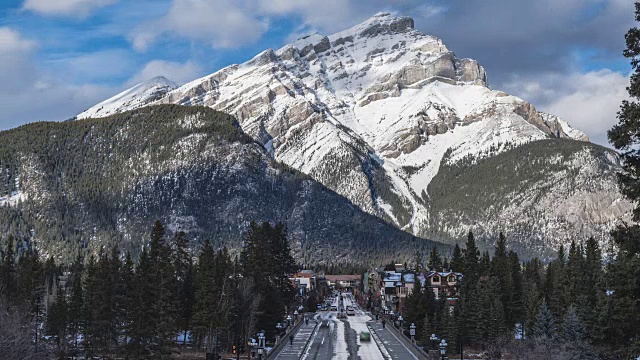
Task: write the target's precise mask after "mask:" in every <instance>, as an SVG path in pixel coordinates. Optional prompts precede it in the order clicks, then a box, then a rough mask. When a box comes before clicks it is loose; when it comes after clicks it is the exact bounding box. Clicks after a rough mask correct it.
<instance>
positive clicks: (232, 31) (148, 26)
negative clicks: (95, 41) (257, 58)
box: [130, 0, 269, 51]
mask: <svg viewBox="0 0 640 360" xmlns="http://www.w3.org/2000/svg"><path fill="white" fill-rule="evenodd" d="M243 5H245V6H243ZM268 27H269V26H268V22H267V20H266V19H262V18H260V17H259V16H257V15H256V14H255V13H252V12H251V8H250V7H248V6H246V4H244V3H243V2H237V3H236V2H230V1H225V0H174V1H173V3H172V5H171V7H170V8H169V11H168V12H167V14H166V15H164V16H163V17H162V18H160V19H157V20H154V21H151V22H148V23H145V24H143V25H141V26H140V27H138V28H137V29H135V31H134V32H133V33H132V34H131V35H130V38H131V40H132V43H133V46H134V47H135V48H136V49H137V50H140V51H144V50H146V49H147V47H148V46H149V45H150V44H151V43H153V42H154V41H155V40H156V39H157V38H158V37H160V36H162V35H173V36H178V37H183V38H187V39H192V40H198V41H202V42H205V43H209V44H210V45H211V46H212V47H214V48H236V47H241V46H243V45H247V44H253V43H255V42H256V41H258V40H259V39H260V37H261V36H262V34H263V33H264V32H265V31H267V29H268Z"/></svg>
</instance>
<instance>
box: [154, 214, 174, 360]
mask: <svg viewBox="0 0 640 360" xmlns="http://www.w3.org/2000/svg"><path fill="white" fill-rule="evenodd" d="M150 240H151V241H150V246H149V262H150V268H151V269H150V270H151V272H150V273H149V274H148V275H149V277H150V281H151V284H152V285H153V286H155V289H154V293H155V294H156V297H154V298H151V307H152V309H151V311H152V313H153V319H154V329H153V333H154V334H156V335H157V341H155V343H154V347H153V353H154V355H155V356H157V357H158V358H162V356H164V355H168V354H170V353H171V346H172V340H171V339H172V338H173V337H174V336H175V334H177V332H178V329H177V323H178V321H177V319H178V306H179V305H178V297H177V292H178V284H177V281H176V278H175V268H174V263H173V256H172V252H171V248H170V247H169V245H168V244H167V243H166V239H165V230H164V225H162V223H161V222H160V221H156V223H155V224H154V226H153V229H152V231H151V239H150Z"/></svg>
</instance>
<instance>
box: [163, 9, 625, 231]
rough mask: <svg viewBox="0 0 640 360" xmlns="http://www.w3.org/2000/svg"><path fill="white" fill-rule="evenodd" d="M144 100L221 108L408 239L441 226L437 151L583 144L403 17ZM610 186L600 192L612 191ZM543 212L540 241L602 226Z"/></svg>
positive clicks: (492, 152) (376, 20)
mask: <svg viewBox="0 0 640 360" xmlns="http://www.w3.org/2000/svg"><path fill="white" fill-rule="evenodd" d="M154 103H167V104H179V105H189V106H192V105H204V106H209V107H212V108H214V109H217V110H220V111H224V112H227V113H229V114H232V115H233V116H235V117H236V118H237V119H238V122H239V124H240V126H241V127H242V129H243V130H244V131H245V132H246V133H247V134H249V135H250V136H251V137H252V138H253V139H255V140H256V141H258V142H260V143H261V144H262V145H263V146H264V147H265V148H266V149H267V150H268V151H269V153H270V154H271V156H272V157H273V158H274V159H276V160H277V161H281V162H283V163H285V164H287V165H288V166H291V167H292V168H295V169H298V170H300V171H302V172H303V173H305V174H308V175H309V176H311V177H312V178H314V179H316V180H317V181H319V182H321V183H322V184H324V185H326V186H327V187H328V188H330V189H332V190H334V191H336V192H337V193H339V194H341V195H343V196H345V197H347V198H348V199H350V200H351V201H352V202H353V203H354V204H356V205H357V206H359V207H360V208H361V209H362V210H364V211H366V212H368V213H370V214H373V215H375V216H378V217H380V218H383V219H385V220H387V221H389V222H391V223H394V224H396V226H397V227H398V228H401V229H404V230H405V231H408V232H410V233H412V234H415V235H418V236H425V234H431V233H441V230H442V229H439V228H437V227H436V228H434V226H437V224H434V223H433V222H432V221H431V220H430V219H432V218H433V217H437V214H433V213H431V212H432V211H433V210H432V209H431V208H430V206H429V201H430V198H431V195H430V194H428V190H429V184H430V182H431V181H432V179H433V178H434V177H436V176H437V175H438V172H439V169H440V167H441V166H442V164H443V161H444V159H445V155H447V156H448V158H447V161H448V162H457V161H462V160H463V159H467V158H477V161H481V160H482V159H483V158H485V157H491V156H496V155H498V154H500V153H502V152H505V151H509V150H511V149H513V148H516V147H519V146H522V145H524V144H528V143H531V142H536V141H541V140H545V139H553V138H558V139H575V140H581V141H588V137H587V136H586V135H585V134H584V133H582V132H581V131H579V130H577V129H574V128H572V127H571V126H569V124H568V123H567V122H566V121H564V120H562V119H560V118H558V117H556V116H553V115H549V114H545V113H541V112H539V111H538V110H536V109H535V107H534V106H533V105H532V104H530V103H528V102H527V101H525V100H523V99H520V98H517V97H515V96H511V95H509V94H507V93H505V92H502V91H498V90H492V89H490V88H489V87H488V80H487V74H486V72H485V71H484V68H483V67H482V66H481V65H480V64H478V63H477V62H476V61H475V60H472V59H458V58H457V57H456V56H455V54H454V53H453V52H452V51H451V50H449V49H448V48H447V47H446V45H445V44H444V43H443V42H442V41H441V40H440V39H438V38H436V37H434V36H430V35H425V34H422V33H420V32H419V31H417V30H415V28H414V22H413V20H412V19H411V18H408V17H396V16H393V15H391V14H388V13H379V14H376V15H375V16H374V17H372V18H370V19H368V20H366V21H365V22H363V23H361V24H358V25H356V26H354V27H352V28H350V29H347V30H344V31H341V32H338V33H336V34H333V35H329V36H324V35H320V34H313V35H310V36H306V37H303V38H301V39H298V40H296V41H294V42H292V43H291V44H287V45H285V46H283V47H281V48H279V49H277V50H273V49H268V50H265V51H263V52H261V53H259V54H258V55H256V56H255V57H253V58H252V59H250V60H248V61H247V62H245V63H242V64H234V65H230V66H228V67H225V68H223V69H221V70H219V71H217V72H215V73H213V74H211V75H207V76H205V77H202V78H200V79H196V80H194V81H191V82H189V83H186V84H184V85H182V86H180V87H178V88H176V89H173V90H171V91H169V92H167V93H166V95H165V96H164V97H162V98H161V99H159V100H155V101H154ZM558 144H559V143H553V144H552V145H551V146H559V147H561V146H560V145H558ZM558 151H561V149H560V148H559V149H558ZM599 159H600V160H598V161H602V162H603V164H602V166H603V167H609V166H614V167H615V166H616V161H615V159H612V158H608V157H602V158H599ZM550 175H551V174H550ZM602 181H606V182H611V181H613V180H611V179H610V178H606V180H604V179H603V180H602ZM615 186H616V185H611V186H606V187H603V188H607V189H610V191H611V192H612V193H616V191H617V190H615ZM525 190H530V191H533V192H536V191H538V190H537V189H525ZM523 191H524V190H523ZM576 191H577V190H576ZM607 191H609V190H607ZM593 196H595V197H601V195H600V194H593ZM606 197H607V198H609V195H607V196H606ZM584 201H587V200H584ZM613 202H616V203H617V202H622V203H623V204H625V206H623V208H624V209H622V210H620V211H618V210H616V211H615V213H616V214H617V215H620V217H621V218H622V219H625V218H626V216H627V210H630V209H631V205H630V204H628V202H626V200H624V199H623V197H622V196H620V197H619V198H616V199H614V200H613V201H612V204H609V205H607V204H600V205H599V206H601V208H600V209H599V210H601V211H602V212H608V211H611V205H613ZM583 205H584V204H579V205H578V206H583ZM552 210H553V209H548V212H547V213H545V214H543V215H542V216H543V217H544V218H545V221H546V222H547V224H546V225H544V226H543V227H545V229H544V230H542V232H543V233H546V234H548V235H547V236H548V237H562V238H566V236H567V235H568V234H569V233H570V232H571V231H573V230H575V233H576V234H579V236H590V235H593V234H596V233H597V235H598V236H599V237H601V236H600V235H601V234H600V233H601V232H602V230H592V229H600V228H601V227H600V225H599V223H598V220H597V217H594V218H593V219H592V220H590V221H592V222H593V223H592V224H591V225H586V226H583V225H581V224H578V223H570V222H569V223H563V224H562V225H561V226H560V225H557V221H556V220H554V216H555V215H553V211H552ZM503 211H510V210H509V209H508V207H504V208H503ZM486 221H489V220H483V222H486ZM482 225H483V224H480V226H481V227H482ZM446 235H447V236H446V237H447V238H451V239H453V238H458V237H459V236H458V235H457V232H455V231H451V232H449V233H448V234H446ZM517 240H518V241H521V240H522V239H517ZM452 241H455V239H453V240H452ZM557 241H558V242H562V241H565V240H557Z"/></svg>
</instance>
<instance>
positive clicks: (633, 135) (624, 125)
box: [608, 2, 640, 221]
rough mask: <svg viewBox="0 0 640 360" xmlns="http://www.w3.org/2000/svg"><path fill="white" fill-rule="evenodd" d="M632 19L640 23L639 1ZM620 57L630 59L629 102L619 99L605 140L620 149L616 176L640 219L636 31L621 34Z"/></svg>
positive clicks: (639, 50)
mask: <svg viewBox="0 0 640 360" xmlns="http://www.w3.org/2000/svg"><path fill="white" fill-rule="evenodd" d="M635 20H636V22H640V2H636V3H635ZM625 40H626V44H627V48H626V49H625V50H624V52H623V55H624V56H625V57H626V58H627V59H629V60H630V62H631V67H632V69H633V74H632V75H631V84H630V85H629V87H627V91H628V92H629V96H630V97H631V99H632V100H631V101H628V100H623V101H622V105H621V106H620V111H619V112H618V123H617V124H616V125H615V126H614V127H613V128H612V129H611V130H609V132H608V137H609V141H610V142H611V143H612V144H613V146H615V148H616V149H618V150H621V151H622V153H621V156H622V158H623V160H624V161H623V162H622V163H623V169H624V172H623V173H621V174H619V183H620V186H621V188H622V192H623V194H624V195H626V196H627V198H629V199H630V200H632V201H634V202H635V203H636V208H635V209H634V212H633V214H634V220H635V221H639V220H640V206H638V204H639V203H640V147H639V146H638V145H640V103H639V102H638V101H639V100H640V29H638V28H637V27H633V28H631V29H630V30H629V31H628V32H627V34H626V35H625Z"/></svg>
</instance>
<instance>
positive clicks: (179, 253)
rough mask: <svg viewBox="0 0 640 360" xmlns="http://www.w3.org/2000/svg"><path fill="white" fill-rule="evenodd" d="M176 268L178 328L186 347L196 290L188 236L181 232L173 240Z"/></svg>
mask: <svg viewBox="0 0 640 360" xmlns="http://www.w3.org/2000/svg"><path fill="white" fill-rule="evenodd" d="M173 246H174V264H175V265H174V267H175V271H176V278H177V286H178V294H177V296H178V299H179V311H178V324H177V328H178V329H179V330H180V331H181V332H182V333H183V336H184V345H186V340H187V333H188V331H189V330H190V326H191V318H192V316H193V304H194V296H195V294H194V288H193V261H192V259H191V254H190V251H189V241H188V239H187V234H185V233H184V232H182V231H180V232H178V233H176V235H175V236H174V238H173Z"/></svg>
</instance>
